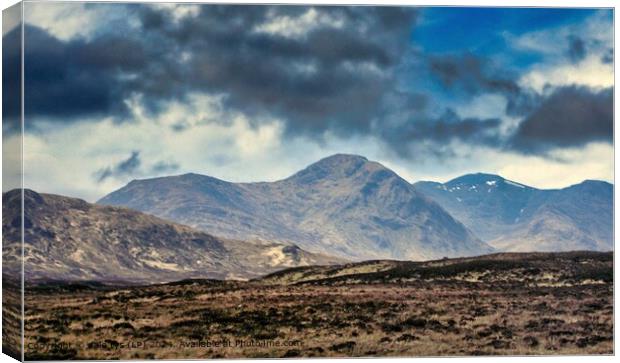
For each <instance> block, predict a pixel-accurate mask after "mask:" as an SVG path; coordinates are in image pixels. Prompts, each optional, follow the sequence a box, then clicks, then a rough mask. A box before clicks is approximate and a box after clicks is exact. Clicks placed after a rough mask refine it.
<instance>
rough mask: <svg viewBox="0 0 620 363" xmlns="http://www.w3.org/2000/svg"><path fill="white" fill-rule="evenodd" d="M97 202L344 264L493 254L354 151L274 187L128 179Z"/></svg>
mask: <svg viewBox="0 0 620 363" xmlns="http://www.w3.org/2000/svg"><path fill="white" fill-rule="evenodd" d="M97 203H98V204H101V205H112V206H122V207H127V208H131V209H135V210H139V211H142V212H145V213H149V214H152V215H155V216H157V217H160V218H163V219H167V220H170V221H174V222H177V223H182V224H185V225H188V226H191V227H193V228H196V229H198V230H201V231H205V232H208V233H210V234H212V235H216V236H221V237H224V238H234V239H241V240H248V241H252V240H259V241H276V242H279V243H289V244H290V243H295V244H296V245H298V246H299V247H301V248H303V249H305V250H308V251H311V252H315V253H321V254H327V255H332V256H337V257H341V258H346V259H350V260H368V259H379V258H391V259H411V260H428V259H435V258H442V257H458V256H473V255H481V254H485V253H489V252H492V251H493V250H494V249H493V248H491V247H490V246H489V245H487V244H486V243H484V242H483V241H481V240H480V239H479V238H477V237H476V236H474V234H473V233H472V232H471V231H470V230H469V229H468V228H466V227H465V226H464V225H463V224H462V223H461V222H459V221H458V220H456V219H454V218H453V217H452V216H451V215H450V214H449V213H448V212H446V210H445V209H444V208H442V207H441V206H440V205H439V204H437V203H436V202H434V201H433V200H431V199H430V198H428V197H427V196H425V195H424V194H422V193H420V192H419V191H418V190H417V189H416V188H415V187H414V186H413V185H411V184H410V183H409V182H407V181H406V180H404V179H403V178H401V177H400V176H398V175H397V174H396V173H394V172H393V171H391V170H390V169H388V168H386V167H384V166H383V165H381V164H379V163H377V162H373V161H369V160H368V159H366V158H364V157H361V156H357V155H345V154H337V155H333V156H330V157H327V158H325V159H322V160H320V161H318V162H316V163H314V164H312V165H310V166H308V167H307V168H305V169H303V170H301V171H299V172H298V173H296V174H294V175H292V176H291V177H289V178H286V179H284V180H280V181H276V182H261V183H230V182H226V181H223V180H219V179H216V178H212V177H209V176H204V175H198V174H185V175H179V176H170V177H162V178H154V179H145V180H134V181H132V182H130V183H129V184H128V185H126V186H125V187H123V188H121V189H119V190H117V191H115V192H113V193H111V194H109V195H107V196H105V197H104V198H102V199H101V200H99V201H98V202H97Z"/></svg>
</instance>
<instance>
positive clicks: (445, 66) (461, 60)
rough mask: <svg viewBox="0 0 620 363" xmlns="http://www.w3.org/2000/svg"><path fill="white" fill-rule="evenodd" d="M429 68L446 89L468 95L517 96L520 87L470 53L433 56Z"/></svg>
mask: <svg viewBox="0 0 620 363" xmlns="http://www.w3.org/2000/svg"><path fill="white" fill-rule="evenodd" d="M429 67H430V69H431V71H432V72H434V73H435V74H436V75H437V77H439V79H440V80H441V82H442V84H443V85H444V86H446V87H449V88H452V87H457V88H460V89H463V90H465V91H466V92H468V93H470V94H477V93H481V92H498V93H502V94H509V95H513V94H518V93H519V91H520V87H519V86H518V85H517V82H516V79H515V78H514V77H509V76H507V75H506V74H501V73H500V71H496V70H493V69H492V67H491V66H490V65H489V64H488V62H487V61H485V60H484V59H483V58H481V57H478V56H475V55H473V54H471V53H465V54H461V55H443V56H433V57H430V59H429Z"/></svg>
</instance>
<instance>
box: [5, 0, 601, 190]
mask: <svg viewBox="0 0 620 363" xmlns="http://www.w3.org/2000/svg"><path fill="white" fill-rule="evenodd" d="M126 9H127V13H128V14H131V16H132V17H134V20H136V24H137V28H135V29H133V30H132V31H128V30H127V29H129V27H128V26H127V27H126V28H123V27H120V28H118V29H117V28H115V27H109V28H106V27H103V28H102V29H99V31H98V32H96V33H95V34H94V35H93V36H92V37H90V38H88V39H83V38H74V39H71V40H68V41H62V40H59V39H57V38H55V37H53V36H52V35H50V34H49V33H47V32H46V31H45V30H43V29H40V28H37V27H33V26H26V34H25V37H26V50H25V51H26V79H25V82H26V99H27V100H28V102H27V104H26V116H27V117H28V116H32V117H33V118H32V119H31V120H33V121H35V122H36V120H38V119H45V120H54V121H56V122H58V123H68V122H74V121H76V120H88V118H89V117H91V116H97V117H101V116H109V117H112V118H113V119H114V120H116V121H117V122H122V121H123V120H126V119H127V120H131V117H129V116H130V115H129V110H128V108H127V106H126V104H125V101H126V100H127V99H128V98H129V97H131V96H132V95H141V96H143V97H141V102H142V103H143V104H144V106H146V110H145V111H146V115H147V117H148V116H149V113H150V114H153V115H155V114H157V112H158V111H160V110H161V108H162V107H164V105H165V103H166V102H167V101H180V102H185V101H187V97H188V95H190V94H192V93H194V92H197V93H206V94H211V95H223V96H224V97H223V102H224V105H223V106H224V110H225V111H242V112H244V113H245V114H246V115H247V116H248V119H249V120H251V122H252V123H255V124H256V123H260V122H262V120H272V119H273V117H277V118H278V119H279V120H281V121H282V122H283V124H284V127H285V131H286V133H287V134H288V135H303V136H309V137H314V138H317V139H320V138H321V137H323V135H324V134H325V132H326V131H329V132H330V133H334V134H336V135H338V136H343V137H348V136H350V135H352V134H365V135H372V136H377V137H378V138H380V139H381V140H382V141H384V142H385V144H386V145H387V146H388V147H389V148H391V149H392V150H394V151H396V152H397V153H399V154H400V155H402V156H410V155H411V145H412V144H424V143H427V142H431V143H434V144H435V145H439V146H443V148H444V149H445V148H448V147H449V146H447V145H449V143H450V142H451V141H460V142H465V143H469V144H483V145H487V146H491V147H496V148H498V149H501V148H504V147H505V146H506V142H507V141H506V140H505V139H503V138H502V137H501V136H499V135H500V133H499V129H500V126H501V125H500V124H501V120H499V119H475V118H468V119H461V118H459V117H458V115H456V114H455V113H454V112H451V111H447V112H445V113H444V114H443V115H442V116H441V117H437V116H436V115H437V114H441V112H442V111H441V109H442V105H436V104H433V105H432V106H433V107H430V105H431V104H432V100H431V98H432V94H431V93H424V92H426V91H425V90H424V91H419V89H420V88H419V87H417V85H415V84H414V85H410V84H407V85H403V83H406V82H408V81H406V80H409V79H412V81H411V83H415V82H417V81H418V79H419V78H422V77H418V76H419V75H418V74H412V72H411V70H407V69H403V68H406V67H405V66H404V65H405V64H408V62H417V63H416V64H418V63H420V64H423V66H422V68H424V70H423V72H424V74H423V75H424V76H425V77H427V76H428V73H429V72H430V75H431V78H433V79H434V82H439V83H440V84H441V85H442V86H443V89H444V92H445V93H446V94H447V95H448V96H452V94H453V93H455V96H456V98H457V99H461V98H463V97H464V98H465V99H470V98H471V97H472V96H475V95H479V94H484V93H497V94H501V95H503V96H505V97H506V99H507V101H508V103H507V106H506V113H507V114H508V115H511V116H521V117H522V116H525V115H529V117H528V118H527V119H526V120H525V121H524V122H523V124H522V125H521V128H520V129H519V135H517V136H516V137H515V138H514V140H512V139H511V140H510V142H511V144H510V145H511V148H513V149H514V150H518V151H520V152H527V153H531V152H535V151H536V150H540V149H545V148H547V147H551V146H552V145H568V144H571V142H569V141H566V140H568V139H569V137H568V136H566V137H558V138H559V139H562V140H565V141H560V140H551V138H552V135H547V136H545V137H540V138H537V137H538V136H536V135H535V134H537V133H536V132H533V131H531V129H532V128H534V129H536V127H538V126H536V127H535V126H531V125H532V124H536V125H538V123H540V122H541V121H537V120H539V119H542V118H544V117H543V116H544V115H546V113H547V111H545V110H546V109H547V108H551V109H559V108H561V107H560V106H559V105H560V104H561V103H562V102H563V101H561V100H557V101H556V100H554V99H551V98H548V99H545V100H543V99H542V96H540V95H539V94H537V93H536V92H534V91H532V90H527V89H523V88H522V87H520V86H519V84H518V82H517V80H518V75H516V74H513V73H511V72H509V71H507V70H505V69H501V68H499V67H497V66H496V65H495V64H492V63H491V62H490V61H489V60H487V59H486V58H484V57H481V56H479V55H475V54H473V53H464V54H448V55H446V54H442V55H429V54H425V53H424V52H423V51H421V50H418V49H417V48H415V47H412V46H411V44H412V43H411V39H412V32H414V31H415V29H414V28H415V23H416V18H417V10H416V9H415V8H407V7H366V6H357V7H343V6H334V7H320V6H318V7H308V6H230V5H204V6H200V11H199V13H198V14H197V15H195V16H194V15H192V16H187V17H184V18H181V19H178V18H177V19H175V18H174V17H173V16H171V14H170V13H169V10H166V9H161V8H156V7H152V6H147V5H137V4H131V5H126ZM311 9H312V11H314V12H315V15H316V16H315V18H314V19H311V21H309V22H308V21H307V22H306V23H304V24H297V25H290V24H285V26H282V27H280V28H281V29H284V30H288V31H293V32H295V31H298V32H299V33H295V34H288V35H287V34H278V33H269V32H266V31H261V29H263V30H264V29H265V25H266V24H270V23H273V22H277V21H281V20H282V19H283V18H285V17H289V18H296V17H300V16H306V15H308V14H309V13H308V12H309V11H310V10H311ZM304 27H308V28H307V29H303V28H304ZM119 29H120V30H119ZM302 30H303V31H302ZM13 38H15V39H16V41H18V40H19V37H18V36H16V35H15V34H13V33H10V34H9V35H7V36H5V39H4V41H5V42H7V40H9V41H11V40H12V39H13ZM15 39H14V40H15ZM575 41H576V43H575ZM572 43H575V44H572ZM572 43H571V44H572V46H573V48H574V49H573V50H572V51H571V52H573V53H574V55H573V56H574V57H577V58H578V57H580V56H582V55H581V53H583V52H585V51H586V49H585V46H583V44H582V46H581V48H580V46H579V44H578V41H577V38H575V39H573V42H572ZM580 51H583V52H581V53H580ZM408 57H415V58H416V59H414V60H411V59H409V58H408ZM418 58H419V59H418ZM3 62H5V65H7V64H8V67H9V68H10V67H11V66H12V65H15V64H17V65H18V64H19V63H18V62H19V57H4V58H3ZM5 67H6V66H5ZM416 71H417V70H416ZM408 72H409V73H408ZM414 73H415V72H414ZM11 80H12V78H11V77H9V81H11ZM13 81H14V80H13ZM433 85H434V84H433ZM431 88H432V87H431ZM411 89H416V90H418V92H417V93H416V92H414V91H412V90H411ZM429 92H430V91H429ZM576 92H577V93H580V91H576ZM459 97H460V98H459ZM543 101H544V102H543ZM570 101H571V99H570V98H569V99H568V100H567V101H566V102H570ZM5 103H7V102H5V99H4V98H3V104H5ZM556 103H557V105H556ZM549 104H552V106H549ZM569 108H570V106H569ZM438 109H439V111H437V110H438ZM7 110H8V111H7V112H9V113H11V112H13V113H15V114H17V112H18V111H19V110H18V108H17V109H13V108H11V106H9V107H8V108H7ZM537 114H542V115H543V116H536V115H537ZM434 115H435V116H434ZM573 116H574V115H573ZM97 117H93V119H97ZM575 117H576V116H575ZM571 120H572V119H571ZM221 122H227V120H226V119H224V120H221ZM542 122H548V121H542ZM31 124H32V123H31ZM35 126H36V124H35ZM253 126H255V125H253ZM190 127H196V126H192V125H191V124H189V123H187V122H184V120H179V121H178V122H177V123H176V124H174V125H173V126H172V130H173V131H176V132H183V131H184V130H187V128H190ZM582 131H583V130H582ZM564 132H566V133H568V132H569V131H566V130H564ZM588 132H592V131H591V130H585V132H582V134H585V135H587V134H588ZM533 135H534V136H533ZM539 136H540V135H539ZM526 139H527V140H528V141H527V145H526V144H524V143H523V142H524V141H523V140H526ZM537 140H538V141H540V142H541V143H543V144H544V145H545V147H544V148H539V147H537V146H531V145H529V144H530V143H535V142H538V141H537ZM573 144H574V143H573ZM429 152H432V151H429ZM440 154H443V155H445V153H440ZM178 167H179V166H178V165H177V164H176V163H164V162H160V163H156V164H154V165H153V166H147V167H145V168H143V167H142V166H141V160H140V154H139V152H134V153H132V155H131V156H130V157H129V158H128V159H127V160H125V161H124V162H122V163H119V164H118V165H113V166H109V167H107V168H103V169H101V170H99V171H98V172H97V175H96V176H95V178H96V179H97V180H98V181H100V182H101V181H104V180H106V179H107V178H110V177H118V176H129V175H132V174H135V173H137V172H139V171H140V169H141V170H142V171H148V170H150V171H153V172H158V170H159V171H161V172H170V171H174V170H176V169H177V168H178Z"/></svg>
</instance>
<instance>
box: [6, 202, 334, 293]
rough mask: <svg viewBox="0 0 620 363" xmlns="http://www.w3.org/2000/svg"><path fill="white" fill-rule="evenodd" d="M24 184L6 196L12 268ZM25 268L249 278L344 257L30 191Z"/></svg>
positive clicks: (46, 273) (63, 275) (140, 277)
mask: <svg viewBox="0 0 620 363" xmlns="http://www.w3.org/2000/svg"><path fill="white" fill-rule="evenodd" d="M20 195H21V193H20V191H19V190H13V191H10V192H7V193H5V194H4V195H3V221H2V222H3V228H4V251H3V252H4V256H3V262H4V263H5V267H6V268H8V269H6V270H5V271H3V272H4V273H6V274H11V273H16V271H10V268H11V267H12V268H14V269H15V268H20V266H19V263H15V262H16V261H19V259H18V257H19V255H20V253H21V251H20V243H19V241H20V235H19V227H20V225H21V216H20V215H19V210H20V208H19V203H21V200H20ZM24 208H25V217H24V226H25V235H24V240H25V243H24V254H25V273H26V278H27V280H28V281H29V282H33V281H36V280H40V279H44V280H97V281H106V282H115V281H116V282H140V283H153V282H165V281H174V280H180V279H186V278H192V277H200V278H215V279H247V278H252V277H256V276H259V275H263V274H265V273H268V272H273V271H276V270H278V269H282V268H286V267H293V266H300V265H317V264H318V265H321V264H329V263H336V262H342V260H340V259H336V258H332V257H327V256H323V255H318V254H313V253H309V252H306V251H304V250H302V249H300V248H299V247H297V246H294V245H282V244H277V243H270V242H262V243H248V242H241V241H237V240H231V239H222V238H218V237H214V236H212V235H209V234H206V233H204V232H200V231H196V230H194V229H192V228H190V227H187V226H183V225H180V224H175V223H171V222H168V221H164V220H162V219H160V218H157V217H153V216H150V215H147V214H144V213H140V212H137V211H133V210H130V209H126V208H118V207H108V206H98V205H93V204H89V203H87V202H85V201H83V200H79V199H73V198H68V197H63V196H58V195H51V194H39V193H36V192H34V191H31V190H25V191H24Z"/></svg>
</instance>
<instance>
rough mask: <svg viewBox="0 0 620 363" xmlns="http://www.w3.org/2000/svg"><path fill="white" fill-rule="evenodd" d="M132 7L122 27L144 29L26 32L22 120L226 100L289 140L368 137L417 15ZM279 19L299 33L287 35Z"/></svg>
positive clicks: (382, 10)
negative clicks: (140, 102)
mask: <svg viewBox="0 0 620 363" xmlns="http://www.w3.org/2000/svg"><path fill="white" fill-rule="evenodd" d="M41 7H42V8H43V6H41ZM129 9H130V10H131V11H129V10H126V11H127V12H128V14H133V15H132V16H134V18H132V20H128V22H129V23H134V22H135V23H137V24H138V25H137V26H138V28H139V29H137V30H136V31H132V32H115V31H114V29H111V28H102V29H99V30H98V31H96V32H93V33H92V34H91V35H90V36H89V37H88V38H83V37H68V38H64V39H61V38H58V37H57V36H54V35H53V34H52V33H49V32H47V31H45V30H44V29H42V28H40V27H36V26H32V25H30V26H28V27H27V30H26V43H27V44H29V46H28V47H27V54H26V59H27V62H28V64H27V66H26V69H27V70H28V71H27V73H28V74H27V79H26V85H27V87H26V89H27V92H30V94H28V95H27V98H28V99H29V100H30V101H29V103H28V105H27V107H28V109H27V113H28V114H30V115H31V116H33V117H34V116H40V118H55V119H57V120H58V121H59V122H72V119H77V118H81V119H82V118H84V117H86V116H95V115H109V116H113V117H115V118H117V119H118V120H119V121H122V120H123V119H125V118H126V112H127V108H126V100H127V99H128V98H130V97H132V96H134V95H141V96H143V97H144V99H145V100H146V107H147V112H151V113H156V112H158V111H159V107H160V106H161V104H162V103H163V102H166V101H169V100H179V101H184V100H186V97H187V96H188V95H189V94H191V93H196V92H202V93H208V94H220V95H225V96H226V98H225V100H226V105H225V107H227V108H230V109H235V110H240V111H243V112H245V113H247V114H248V115H250V116H252V118H253V119H254V118H257V119H259V118H264V117H266V116H273V117H278V118H281V119H282V120H284V121H285V130H286V132H287V133H290V134H316V135H320V134H322V133H323V132H325V131H327V130H339V132H342V133H350V132H368V130H369V126H370V123H371V121H372V120H373V119H374V118H376V117H379V116H380V115H381V112H382V111H383V107H384V102H385V97H386V95H388V94H389V93H390V92H392V90H393V89H394V88H395V84H396V82H397V78H396V74H395V69H396V67H397V66H398V65H399V64H400V63H401V58H402V56H403V54H404V52H405V50H406V48H407V47H406V46H405V47H403V44H406V43H407V42H408V40H409V36H410V33H411V30H412V29H413V27H414V25H415V19H416V13H417V12H416V10H415V9H413V8H398V7H307V6H219V5H208V6H199V7H191V8H186V7H181V8H179V7H174V9H171V8H169V7H161V6H138V5H133V6H131V7H130V8H129ZM180 9H186V10H188V11H184V10H183V11H182V10H180ZM190 10H191V11H190ZM171 11H172V12H174V13H175V14H178V16H176V17H175V16H169V14H170V12H171ZM308 19H315V20H317V22H316V23H314V24H310V23H309V22H308ZM328 20H329V21H328ZM280 22H285V23H287V22H288V23H290V24H300V25H303V24H306V25H305V26H300V27H296V28H295V32H296V33H295V34H294V35H291V34H284V33H283V31H284V30H283V29H284V28H282V27H278V26H277V24H279V23H280ZM31 24H32V23H31ZM44 24H45V22H43V24H42V25H44ZM129 27H130V25H127V24H126V25H125V26H124V27H120V28H121V29H126V28H129ZM47 28H49V27H47ZM111 49H113V50H114V51H110V50H111ZM28 90H30V91H28ZM351 105H356V107H353V108H352V107H350V106H351ZM178 128H179V129H181V128H182V127H181V125H180V126H179V127H178Z"/></svg>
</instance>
